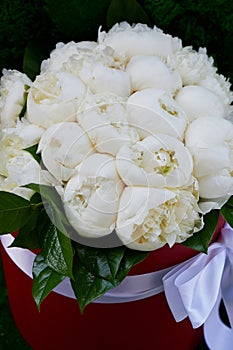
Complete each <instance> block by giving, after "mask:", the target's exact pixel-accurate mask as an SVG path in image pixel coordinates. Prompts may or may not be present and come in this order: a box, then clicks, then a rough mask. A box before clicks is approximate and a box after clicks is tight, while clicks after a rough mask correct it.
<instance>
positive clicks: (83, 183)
mask: <svg viewBox="0 0 233 350" xmlns="http://www.w3.org/2000/svg"><path fill="white" fill-rule="evenodd" d="M123 187H124V185H123V183H122V182H121V180H120V178H119V176H118V174H117V171H116V165H115V159H114V158H113V157H112V156H110V155H106V154H98V153H96V154H93V155H91V156H89V157H88V158H86V159H85V160H84V161H83V162H82V163H81V164H80V165H79V166H78V167H77V175H75V176H74V177H72V178H71V179H70V180H69V181H68V183H67V185H66V188H65V192H64V197H63V201H64V207H65V212H66V215H67V218H68V220H69V222H70V224H71V225H72V226H73V227H74V228H75V229H76V230H77V232H78V233H79V235H80V236H84V237H100V236H104V235H107V234H110V233H111V232H112V231H113V230H114V228H115V221H116V215H117V210H118V205H119V197H120V194H121V192H122V190H123Z"/></svg>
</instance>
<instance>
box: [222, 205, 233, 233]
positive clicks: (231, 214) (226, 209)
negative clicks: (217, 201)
mask: <svg viewBox="0 0 233 350" xmlns="http://www.w3.org/2000/svg"><path fill="white" fill-rule="evenodd" d="M220 213H221V215H222V216H223V217H224V219H225V220H226V221H227V222H228V224H229V225H230V226H231V227H233V206H232V205H231V204H230V205H224V206H223V207H222V208H221V210H220Z"/></svg>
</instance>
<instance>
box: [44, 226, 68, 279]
mask: <svg viewBox="0 0 233 350" xmlns="http://www.w3.org/2000/svg"><path fill="white" fill-rule="evenodd" d="M42 254H43V256H44V258H45V261H46V263H47V265H48V266H49V267H50V268H51V269H53V270H54V271H56V272H57V273H59V274H62V275H65V276H68V277H70V278H73V274H72V266H73V248H72V244H71V240H70V238H69V237H68V236H67V235H65V234H64V233H63V232H61V231H60V230H59V229H58V228H57V227H56V226H55V225H54V224H53V223H52V222H49V223H48V225H47V229H46V231H45V232H44V243H43V251H42Z"/></svg>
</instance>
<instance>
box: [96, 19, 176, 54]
mask: <svg viewBox="0 0 233 350" xmlns="http://www.w3.org/2000/svg"><path fill="white" fill-rule="evenodd" d="M98 42H99V43H103V44H105V45H107V46H111V47H112V48H113V49H114V55H115V57H118V55H120V56H122V55H123V54H124V55H126V57H127V58H128V59H130V58H131V57H132V56H136V55H152V56H159V57H161V58H166V57H167V55H169V54H171V53H172V52H176V51H177V50H179V49H180V48H181V46H182V45H181V40H180V39H178V38H175V37H172V36H171V35H169V34H164V33H163V31H162V30H161V29H159V28H157V27H156V26H154V27H153V28H150V27H148V26H147V25H146V24H141V23H138V24H136V25H133V26H131V25H130V24H128V23H127V22H122V23H117V24H115V25H114V26H113V27H112V28H111V29H110V30H109V32H108V33H106V32H104V31H103V32H101V30H100V31H99V35H98Z"/></svg>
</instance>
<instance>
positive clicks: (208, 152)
mask: <svg viewBox="0 0 233 350" xmlns="http://www.w3.org/2000/svg"><path fill="white" fill-rule="evenodd" d="M190 151H191V152H192V153H193V157H194V176H196V177H198V178H199V177H202V176H206V175H209V174H214V173H215V172H218V171H219V170H221V169H224V168H230V166H231V160H230V155H229V150H228V147H226V146H218V147H212V148H211V149H208V148H200V149H199V148H197V149H194V150H190Z"/></svg>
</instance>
